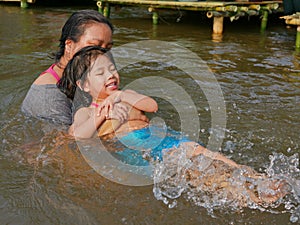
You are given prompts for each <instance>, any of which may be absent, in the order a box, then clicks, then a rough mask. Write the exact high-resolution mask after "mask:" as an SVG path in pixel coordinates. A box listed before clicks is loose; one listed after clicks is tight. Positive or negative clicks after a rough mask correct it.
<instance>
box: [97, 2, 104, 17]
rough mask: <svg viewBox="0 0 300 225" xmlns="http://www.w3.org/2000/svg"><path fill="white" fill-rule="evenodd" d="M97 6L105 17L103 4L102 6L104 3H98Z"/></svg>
mask: <svg viewBox="0 0 300 225" xmlns="http://www.w3.org/2000/svg"><path fill="white" fill-rule="evenodd" d="M97 6H98V12H99V13H101V14H102V15H103V4H102V2H101V1H98V2H97Z"/></svg>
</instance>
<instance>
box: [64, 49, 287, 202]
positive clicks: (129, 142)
mask: <svg viewBox="0 0 300 225" xmlns="http://www.w3.org/2000/svg"><path fill="white" fill-rule="evenodd" d="M119 83H120V78H119V74H118V72H117V70H116V68H115V65H114V63H113V60H112V59H111V58H110V57H108V56H107V55H105V54H104V53H103V52H102V51H101V48H99V47H96V46H94V47H85V48H83V49H81V50H80V51H79V52H77V53H76V54H75V55H74V57H73V59H72V60H70V62H69V63H68V65H67V67H66V69H65V71H64V73H63V77H62V79H61V81H60V82H59V84H58V87H59V88H60V89H61V90H62V91H63V92H64V93H65V94H66V95H67V96H68V97H69V98H70V99H71V100H73V103H74V104H76V106H75V108H76V109H77V108H78V110H77V111H75V115H74V121H73V124H72V125H71V127H70V129H69V134H71V135H73V136H75V137H78V138H91V137H93V136H97V135H98V136H103V135H108V134H113V135H117V136H118V138H119V140H120V141H121V142H122V143H125V144H126V146H127V147H128V146H130V147H129V149H128V148H127V150H124V151H121V153H120V155H121V156H122V157H123V158H126V157H127V156H128V155H129V156H130V155H134V154H135V153H133V152H139V151H140V150H145V149H151V154H150V155H151V157H152V158H160V159H162V158H163V155H162V150H163V149H170V150H169V151H167V153H168V155H172V150H171V149H174V148H178V147H179V146H180V147H183V148H184V149H187V155H188V157H193V156H197V155H202V156H204V157H207V158H209V159H210V160H213V163H211V166H210V167H214V170H215V171H216V174H215V175H216V176H211V174H206V173H205V172H203V171H198V170H197V169H196V168H195V169H192V170H189V171H187V174H186V176H187V179H189V182H190V185H191V186H197V185H199V184H200V182H199V181H201V182H202V183H203V180H205V185H206V184H207V185H208V186H209V184H210V185H213V186H214V187H216V186H217V187H219V188H221V189H226V191H230V193H231V195H230V196H232V198H235V199H242V200H241V201H246V200H245V199H246V198H243V196H244V194H243V193H245V192H244V191H245V190H244V191H242V190H240V192H239V191H238V190H239V189H238V188H237V187H235V186H234V185H232V184H231V182H230V179H229V178H230V176H231V175H232V173H233V172H234V171H236V170H241V171H243V174H244V176H246V177H248V179H247V182H248V183H245V185H244V187H243V188H244V189H246V192H249V196H250V197H249V198H251V199H252V201H254V202H256V203H266V202H267V203H269V202H273V201H275V200H276V199H278V198H279V197H281V196H283V195H285V193H286V192H285V191H283V190H281V188H282V187H283V186H284V183H283V182H280V181H277V180H276V181H269V180H268V179H267V177H265V176H264V175H263V174H259V173H257V172H255V171H254V170H252V169H251V168H249V167H246V166H242V165H238V164H236V163H235V162H234V161H232V160H230V159H228V158H226V157H225V156H223V155H221V154H219V153H217V152H211V151H209V150H208V149H206V148H204V147H202V146H201V145H199V144H198V143H195V142H192V141H190V140H188V139H187V138H183V137H182V136H180V135H178V133H176V132H174V131H170V132H167V135H165V136H164V137H163V140H161V139H159V138H158V137H159V133H161V132H162V130H161V129H159V128H155V127H151V126H149V123H148V121H147V120H146V119H145V120H137V119H134V118H137V117H136V114H140V115H143V114H144V112H156V111H157V110H158V106H157V103H156V101H155V100H154V99H152V98H150V97H148V96H145V95H142V94H139V93H137V92H135V91H133V90H119ZM119 102H123V103H125V104H126V107H130V110H129V113H128V115H126V114H123V115H113V114H111V113H108V112H110V109H111V108H113V107H114V105H115V104H116V103H119ZM153 134H154V135H153ZM155 134H158V135H155ZM167 153H166V154H167ZM131 159H132V157H131V158H130V157H128V160H127V162H128V161H131ZM125 161H126V160H125ZM133 161H139V159H138V158H133ZM140 163H141V164H140ZM143 163H144V161H143V160H142V161H141V162H140V161H139V162H133V164H135V165H143ZM130 164H131V163H130ZM218 174H219V175H218ZM221 175H222V176H221ZM200 177H201V179H200ZM251 179H252V180H253V181H257V180H262V181H264V184H265V186H267V187H268V188H269V189H271V190H272V194H270V193H269V192H268V193H267V194H264V193H263V192H261V193H260V194H258V192H257V190H256V189H255V188H254V187H253V185H251V184H249V180H251ZM245 182H246V181H245ZM260 183H261V182H260ZM252 189H253V190H252ZM208 190H209V188H208ZM241 196H242V197H241ZM241 204H243V203H241Z"/></svg>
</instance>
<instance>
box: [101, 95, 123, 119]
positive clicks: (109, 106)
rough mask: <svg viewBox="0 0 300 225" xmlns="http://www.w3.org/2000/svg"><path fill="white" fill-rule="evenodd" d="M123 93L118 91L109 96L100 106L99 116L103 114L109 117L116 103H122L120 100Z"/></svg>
mask: <svg viewBox="0 0 300 225" xmlns="http://www.w3.org/2000/svg"><path fill="white" fill-rule="evenodd" d="M120 94H121V91H116V92H115V93H114V94H112V95H110V96H108V97H107V98H106V99H105V100H104V101H103V102H102V103H101V104H100V105H99V108H98V113H97V116H100V114H101V113H103V114H104V115H105V117H106V118H107V117H108V115H109V112H110V111H111V110H113V108H114V106H115V104H116V103H119V102H120V101H121V98H120Z"/></svg>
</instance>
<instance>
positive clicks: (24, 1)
mask: <svg viewBox="0 0 300 225" xmlns="http://www.w3.org/2000/svg"><path fill="white" fill-rule="evenodd" d="M35 1H36V0H0V2H20V6H21V8H27V7H28V3H35Z"/></svg>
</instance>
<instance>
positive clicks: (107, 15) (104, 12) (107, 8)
mask: <svg viewBox="0 0 300 225" xmlns="http://www.w3.org/2000/svg"><path fill="white" fill-rule="evenodd" d="M103 15H104V16H105V17H106V18H109V16H110V6H109V4H108V3H106V4H105V6H104V8H103Z"/></svg>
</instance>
